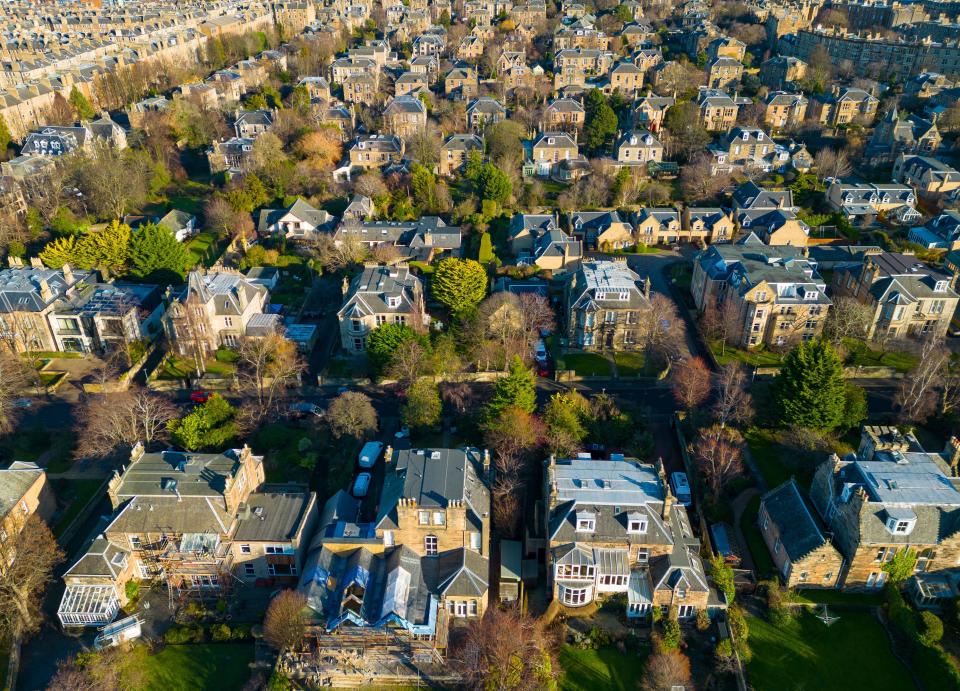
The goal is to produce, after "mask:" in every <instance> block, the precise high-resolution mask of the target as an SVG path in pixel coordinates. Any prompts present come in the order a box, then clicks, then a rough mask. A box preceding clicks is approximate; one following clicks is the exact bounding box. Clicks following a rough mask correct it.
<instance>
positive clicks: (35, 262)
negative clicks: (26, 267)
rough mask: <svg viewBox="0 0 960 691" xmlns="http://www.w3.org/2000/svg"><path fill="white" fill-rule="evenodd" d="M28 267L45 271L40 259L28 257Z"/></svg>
mask: <svg viewBox="0 0 960 691" xmlns="http://www.w3.org/2000/svg"><path fill="white" fill-rule="evenodd" d="M30 266H31V267H32V268H34V269H45V268H47V267H45V266H44V265H43V262H42V261H40V257H30Z"/></svg>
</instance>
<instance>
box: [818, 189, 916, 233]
mask: <svg viewBox="0 0 960 691" xmlns="http://www.w3.org/2000/svg"><path fill="white" fill-rule="evenodd" d="M824 196H825V197H826V200H827V203H828V204H829V205H830V207H831V208H833V209H836V210H837V211H839V212H841V213H842V214H843V215H844V216H845V217H846V219H847V220H849V221H850V222H852V223H858V224H859V223H862V224H865V225H869V224H870V223H872V222H873V221H874V220H875V219H876V218H877V216H879V215H880V214H884V215H885V216H886V217H887V218H888V219H889V220H892V221H896V222H898V223H900V224H901V225H908V224H910V223H915V222H917V221H919V220H920V218H921V216H920V212H919V211H917V210H916V209H915V208H914V206H913V205H914V204H915V203H916V201H917V197H916V194H915V193H914V191H913V190H912V189H911V188H909V187H907V186H906V185H900V184H885V185H878V184H874V183H867V182H857V183H854V182H843V181H842V180H839V179H837V180H834V181H833V182H832V183H830V186H829V187H828V188H827V191H826V193H825V195H824Z"/></svg>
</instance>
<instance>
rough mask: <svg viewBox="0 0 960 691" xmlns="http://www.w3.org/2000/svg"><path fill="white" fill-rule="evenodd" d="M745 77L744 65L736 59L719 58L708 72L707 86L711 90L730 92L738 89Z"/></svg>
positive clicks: (711, 64)
mask: <svg viewBox="0 0 960 691" xmlns="http://www.w3.org/2000/svg"><path fill="white" fill-rule="evenodd" d="M742 76H743V63H741V62H740V61H739V60H738V59H736V58H730V57H719V58H717V59H716V60H714V61H713V62H712V63H710V68H709V69H708V71H707V86H709V87H710V88H711V89H720V90H721V91H729V90H731V89H734V88H736V86H737V85H738V84H739V83H740V78H741V77H742Z"/></svg>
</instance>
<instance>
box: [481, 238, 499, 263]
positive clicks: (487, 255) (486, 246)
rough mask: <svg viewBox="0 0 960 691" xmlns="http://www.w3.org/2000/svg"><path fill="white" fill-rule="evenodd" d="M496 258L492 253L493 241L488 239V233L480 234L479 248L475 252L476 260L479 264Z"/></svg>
mask: <svg viewBox="0 0 960 691" xmlns="http://www.w3.org/2000/svg"><path fill="white" fill-rule="evenodd" d="M496 259H497V255H495V254H494V253H493V241H492V240H491V239H490V233H484V234H483V235H481V236H480V250H479V251H478V253H477V261H479V262H480V263H481V264H489V263H490V262H492V261H496Z"/></svg>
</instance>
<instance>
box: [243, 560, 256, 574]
mask: <svg viewBox="0 0 960 691" xmlns="http://www.w3.org/2000/svg"><path fill="white" fill-rule="evenodd" d="M243 575H244V576H255V575H257V572H256V568H255V567H254V566H253V564H251V563H249V562H248V563H246V564H244V565H243Z"/></svg>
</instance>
